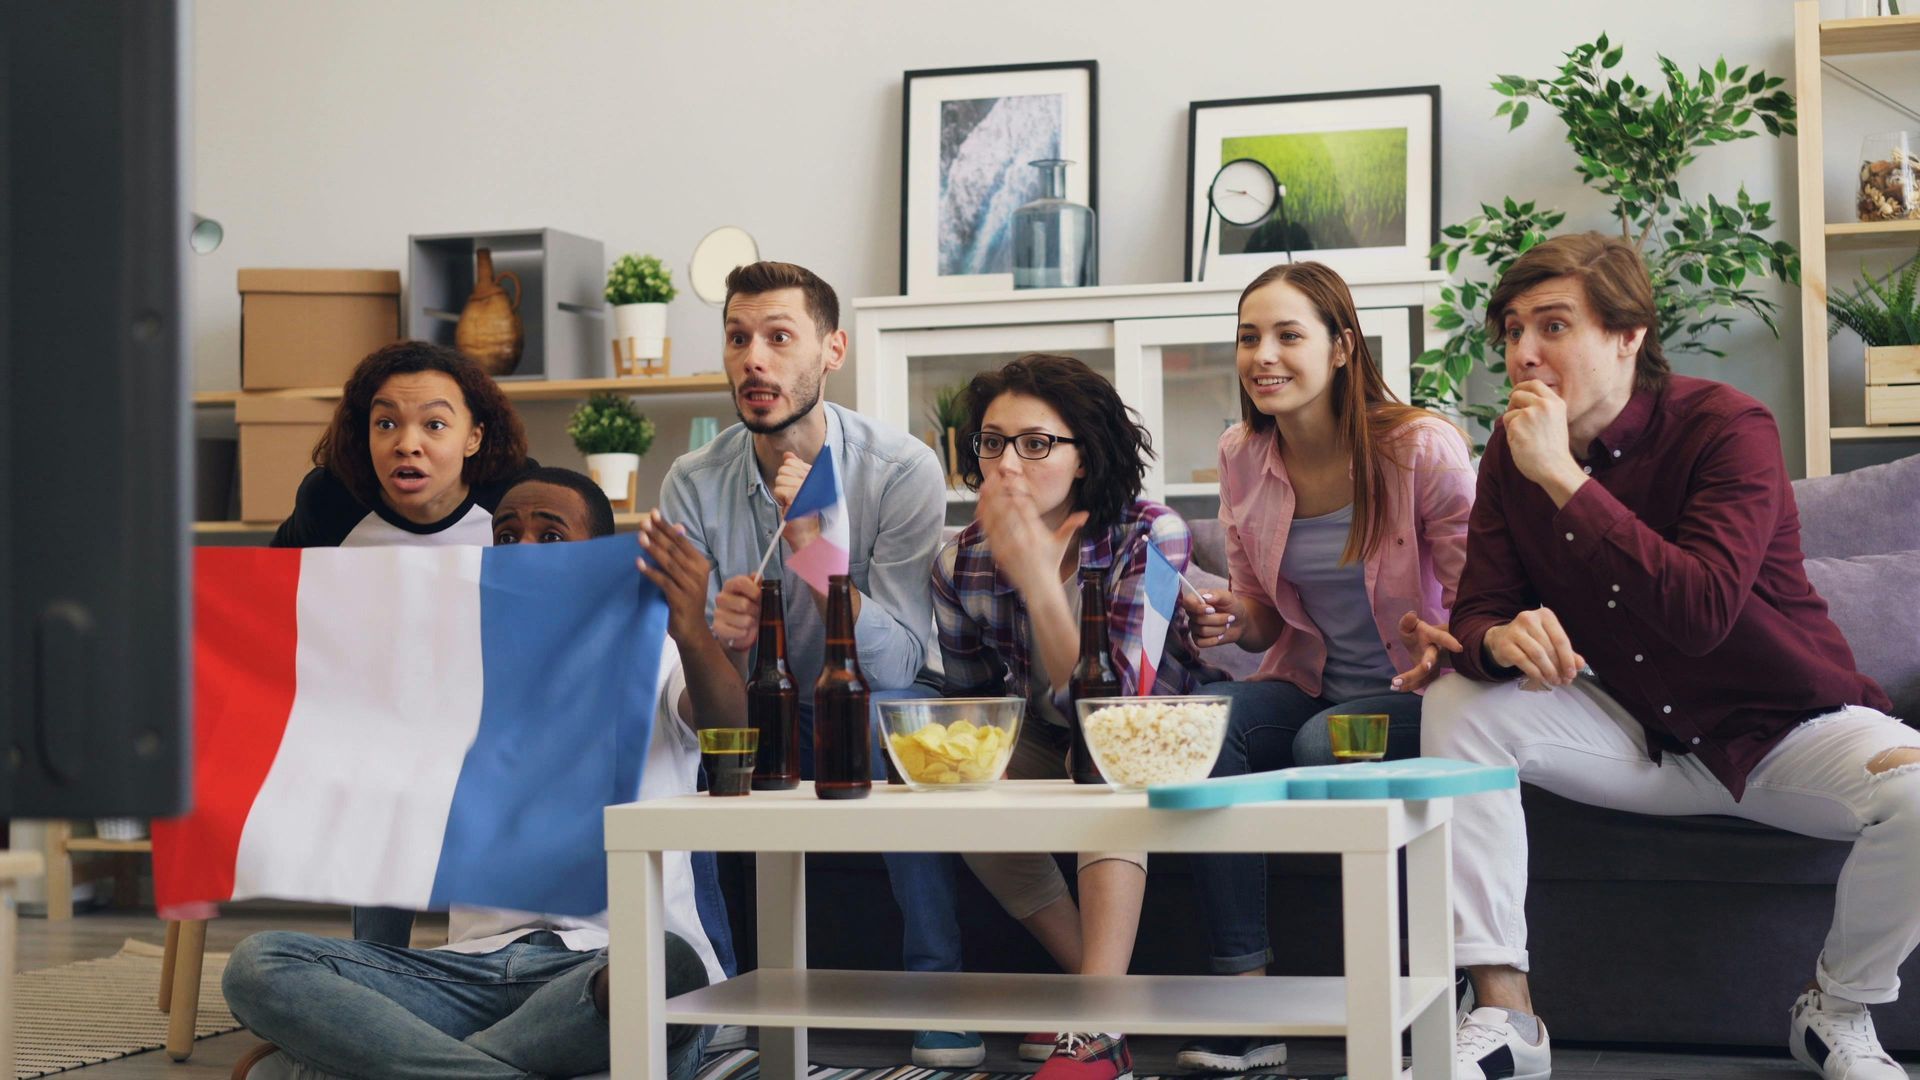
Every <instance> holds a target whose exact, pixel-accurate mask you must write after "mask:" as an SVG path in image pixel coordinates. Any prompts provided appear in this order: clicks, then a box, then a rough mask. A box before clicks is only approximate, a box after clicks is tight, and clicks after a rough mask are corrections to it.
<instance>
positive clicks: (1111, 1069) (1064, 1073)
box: [1033, 1031, 1133, 1080]
mask: <svg viewBox="0 0 1920 1080" xmlns="http://www.w3.org/2000/svg"><path fill="white" fill-rule="evenodd" d="M1033 1075H1034V1080H1133V1055H1132V1054H1131V1053H1129V1052H1128V1050H1127V1037H1126V1036H1125V1035H1101V1034H1091V1033H1089V1034H1077V1033H1074V1032H1071V1031H1063V1032H1061V1033H1060V1037H1059V1038H1057V1039H1055V1040H1054V1042H1053V1053H1052V1054H1051V1055H1049V1056H1048V1058H1047V1063H1046V1064H1044V1065H1042V1066H1040V1070H1039V1071H1038V1072H1036V1073H1034V1074H1033Z"/></svg>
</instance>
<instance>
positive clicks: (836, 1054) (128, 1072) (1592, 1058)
mask: <svg viewBox="0 0 1920 1080" xmlns="http://www.w3.org/2000/svg"><path fill="white" fill-rule="evenodd" d="M258 930H303V931H307V932H309V933H316V934H337V935H340V936H345V935H346V934H347V933H348V926H347V916H346V912H345V911H343V910H339V909H330V908H299V907H281V906H275V907H268V908H260V907H248V906H243V907H242V908H241V909H239V910H236V911H234V912H232V913H230V914H229V915H227V916H226V917H223V918H220V919H216V920H214V921H213V922H212V923H209V924H208V931H207V947H208V948H209V949H210V950H214V951H222V952H224V951H226V950H228V949H231V948H233V946H234V944H235V943H236V942H238V941H239V940H240V939H241V938H243V937H245V936H247V935H248V934H251V933H253V932H255V931H258ZM445 931H446V928H445V924H444V921H440V922H427V921H424V920H423V922H422V925H421V926H420V927H419V928H417V930H416V931H415V944H417V945H427V944H437V941H438V940H444V935H445ZM436 935H439V938H438V939H436ZM130 937H132V938H139V939H142V940H145V941H150V942H152V943H154V944H156V945H157V944H159V943H160V942H161V938H162V934H161V924H160V923H158V922H157V921H155V920H154V919H153V918H152V917H151V916H146V915H136V914H126V913H104V914H91V915H81V916H79V917H77V918H75V919H73V920H72V921H70V922H61V923H50V922H47V921H46V920H44V919H35V918H23V919H21V920H20V967H21V969H22V970H31V969H34V968H43V967H53V966H55V965H58V964H65V963H70V962H72V961H75V960H88V959H92V958H95V957H101V956H111V955H113V954H114V953H116V952H118V951H119V950H120V945H121V943H122V942H123V941H125V940H126V939H127V938H130ZM1549 1022H1551V1018H1549ZM1781 1027H1782V1028H1783V1029H1784V1028H1785V1027H1786V1022H1785V1015H1784V1012H1783V1014H1782V1018H1781ZM256 1041H257V1040H255V1039H254V1037H253V1036H252V1035H249V1034H247V1033H246V1032H244V1031H241V1032H235V1033H234V1034H231V1035H221V1036H218V1037H216V1038H211V1039H202V1040H200V1042H199V1043H198V1044H196V1045H195V1047H194V1052H193V1056H192V1057H191V1058H189V1059H188V1060H187V1061H185V1062H175V1061H172V1060H171V1059H169V1058H168V1057H167V1055H166V1054H165V1053H164V1052H163V1051H159V1050H155V1051H152V1052H150V1053H145V1054H138V1055H135V1056H133V1057H130V1058H123V1059H121V1060H118V1061H109V1062H106V1063H103V1064H100V1065H95V1066H92V1067H90V1068H86V1069H76V1070H74V1071H73V1072H71V1073H62V1074H60V1075H61V1076H63V1077H65V1076H78V1075H79V1074H80V1073H82V1072H84V1073H86V1074H87V1075H86V1077H85V1078H84V1080H222V1078H224V1077H226V1076H227V1075H228V1073H229V1072H230V1070H231V1069H232V1067H233V1063H234V1061H235V1060H237V1059H238V1058H239V1057H240V1055H241V1054H243V1053H245V1052H246V1051H247V1049H248V1048H249V1047H251V1046H253V1045H254V1044H255V1042H256ZM1015 1042H1016V1037H1015V1036H1012V1035H994V1036H989V1037H988V1040H987V1046H988V1050H989V1053H988V1056H987V1061H986V1064H985V1065H984V1066H983V1068H984V1069H987V1070H995V1071H1003V1072H1015V1071H1023V1070H1029V1069H1031V1068H1032V1066H1031V1065H1028V1064H1024V1063H1022V1062H1020V1061H1019V1059H1018V1057H1017V1056H1016V1054H1015ZM1178 1049H1179V1040H1178V1039H1171V1038H1142V1039H1136V1040H1134V1043H1133V1053H1134V1067H1135V1072H1136V1075H1152V1074H1165V1073H1170V1072H1172V1067H1173V1055H1174V1052H1175V1051H1176V1050H1178ZM1288 1049H1289V1062H1288V1064H1289V1067H1290V1068H1291V1069H1292V1070H1294V1071H1296V1072H1302V1073H1315V1072H1318V1073H1327V1072H1333V1071H1337V1070H1338V1069H1339V1068H1340V1061H1341V1046H1340V1043H1339V1042H1338V1041H1335V1040H1328V1039H1299V1040H1292V1041H1291V1042H1290V1043H1289V1047H1288ZM813 1056H814V1059H815V1060H817V1061H829V1062H832V1063H834V1064H836V1065H847V1066H873V1067H879V1066H886V1065H895V1064H899V1063H901V1062H903V1061H904V1060H906V1056H907V1037H906V1036H905V1035H898V1034H893V1033H889V1032H870V1031H819V1032H815V1033H814V1038H813ZM1907 1073H1908V1075H1909V1076H1912V1077H1920V1068H1916V1067H1915V1065H1914V1064H1911V1063H1909V1064H1908V1068H1907ZM1553 1074H1554V1076H1555V1077H1559V1078H1579V1080H1598V1078H1609V1080H1788V1078H1792V1077H1803V1076H1809V1075H1811V1074H1809V1073H1806V1072H1804V1071H1802V1070H1801V1069H1800V1068H1799V1066H1797V1065H1795V1064H1794V1063H1793V1061H1792V1060H1791V1059H1790V1058H1788V1057H1787V1054H1786V1051H1785V1050H1784V1049H1782V1050H1780V1051H1778V1052H1758V1051H1756V1052H1753V1053H1749V1054H1744V1055H1740V1054H1718V1053H1715V1054H1705V1053H1687V1052H1675V1051H1663V1050H1650V1049H1643V1048H1616V1047H1575V1046H1559V1047H1556V1048H1555V1051H1554V1062H1553Z"/></svg>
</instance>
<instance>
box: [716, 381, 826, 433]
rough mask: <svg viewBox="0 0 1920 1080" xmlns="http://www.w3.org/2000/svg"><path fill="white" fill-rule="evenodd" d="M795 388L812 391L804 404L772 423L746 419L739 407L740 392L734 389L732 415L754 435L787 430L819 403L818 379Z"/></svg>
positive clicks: (803, 418)
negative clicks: (807, 384)
mask: <svg viewBox="0 0 1920 1080" xmlns="http://www.w3.org/2000/svg"><path fill="white" fill-rule="evenodd" d="M795 389H798V390H802V391H808V390H810V391H812V394H811V395H810V396H809V397H808V398H807V399H806V402H805V404H802V405H800V406H799V407H797V408H795V409H794V410H793V412H792V413H790V414H788V416H787V418H786V419H784V420H781V421H778V422H776V423H772V424H767V423H761V422H759V421H756V420H749V419H747V414H746V413H745V412H743V411H741V409H740V394H739V392H738V391H735V392H734V395H733V415H734V416H736V417H739V419H740V422H741V423H742V424H744V425H746V428H747V430H748V431H751V432H753V433H754V434H755V435H774V434H778V433H779V432H782V431H785V430H787V429H788V428H790V427H792V426H793V425H795V424H797V423H799V422H800V421H802V420H805V419H806V418H807V417H808V416H809V415H811V414H812V412H813V410H814V407H815V406H817V405H819V404H820V380H819V379H815V380H814V381H813V385H812V386H806V387H796V388H795Z"/></svg>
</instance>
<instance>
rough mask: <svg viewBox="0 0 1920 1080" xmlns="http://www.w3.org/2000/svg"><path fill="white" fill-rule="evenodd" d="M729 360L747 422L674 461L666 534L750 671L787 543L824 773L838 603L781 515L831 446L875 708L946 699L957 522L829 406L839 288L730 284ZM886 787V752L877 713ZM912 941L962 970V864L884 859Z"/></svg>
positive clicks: (909, 454)
mask: <svg viewBox="0 0 1920 1080" xmlns="http://www.w3.org/2000/svg"><path fill="white" fill-rule="evenodd" d="M723 312H724V316H725V320H726V346H725V350H724V356H725V363H726V371H727V381H728V383H729V384H730V386H731V389H732V394H733V407H734V411H735V412H736V413H737V414H738V415H739V417H740V423H739V424H736V425H735V426H733V427H730V428H728V429H727V430H726V431H723V432H721V433H720V435H719V437H718V438H716V439H714V440H713V441H712V442H710V443H708V444H707V445H706V446H703V447H701V448H700V449H698V450H695V451H693V452H692V453H690V454H687V455H686V456H684V457H682V458H680V459H679V460H677V461H675V462H674V463H673V466H672V468H670V469H669V470H668V471H667V479H666V483H665V485H664V486H663V488H662V490H661V493H660V505H661V509H662V510H663V511H664V512H665V513H666V515H667V518H668V520H670V521H672V522H674V523H676V524H678V525H681V526H683V527H684V528H685V529H686V535H687V538H688V539H689V540H691V541H692V542H693V543H694V545H695V546H696V547H698V548H699V549H700V551H701V553H702V554H704V555H705V556H706V557H707V558H708V560H710V561H711V562H712V563H713V564H714V583H713V584H712V586H710V593H711V597H710V606H711V608H712V612H713V616H712V617H713V632H714V635H715V636H716V637H718V638H719V639H720V641H721V642H722V643H723V644H725V645H726V646H727V647H728V648H729V649H731V650H733V652H734V654H735V656H736V657H737V658H738V660H739V661H740V662H741V663H742V664H743V665H744V663H745V661H746V659H747V652H748V650H750V649H752V648H753V646H754V643H755V641H756V639H757V636H758V631H759V623H760V585H759V582H758V581H756V580H755V579H754V577H753V572H754V568H755V567H756V566H757V565H758V564H759V561H760V556H761V554H762V553H763V552H764V551H766V549H767V546H768V545H769V544H770V543H772V541H773V538H774V535H775V533H776V532H779V531H782V530H784V535H785V540H784V542H782V543H781V544H779V545H777V546H776V547H775V549H774V556H773V561H772V562H771V563H770V564H769V565H768V567H767V571H766V572H767V573H768V574H770V575H777V576H778V578H779V580H780V581H781V583H782V584H781V598H782V600H783V601H784V603H785V607H786V611H785V614H786V621H787V662H788V666H789V667H790V668H791V669H792V671H793V677H794V680H795V682H797V683H798V684H799V686H800V687H801V693H800V727H801V738H800V756H801V771H802V773H803V775H807V776H811V775H812V749H813V737H812V731H813V710H812V704H813V702H812V694H811V692H810V688H811V687H812V685H813V681H814V679H815V678H817V677H818V675H819V673H820V662H821V658H822V655H823V653H824V651H825V645H826V623H825V617H824V616H825V612H826V597H825V596H824V595H822V594H820V593H816V592H815V591H814V590H813V588H812V587H811V586H809V585H808V584H807V583H806V581H805V580H804V579H803V578H801V577H800V576H799V574H797V573H794V572H791V571H789V570H788V568H787V564H786V561H787V557H788V556H789V555H790V554H791V553H792V552H793V551H795V550H796V549H798V548H800V547H802V546H804V545H805V544H806V543H807V542H808V541H809V540H811V539H812V538H813V537H814V536H815V535H817V534H818V532H819V522H818V519H817V518H807V519H802V520H800V521H795V522H791V523H788V524H786V525H785V526H782V524H781V520H780V519H781V515H782V514H783V513H785V510H786V507H787V506H788V505H789V504H791V503H792V501H793V498H794V495H795V494H796V493H797V492H798V491H799V490H800V484H801V482H802V481H804V480H805V479H806V477H807V473H808V472H809V471H810V470H811V469H812V466H813V462H814V461H815V459H817V458H818V457H819V455H820V451H821V449H822V448H823V447H829V446H830V447H832V449H833V461H834V465H835V467H836V469H837V470H838V472H839V478H840V485H841V490H842V491H843V493H844V495H845V499H846V511H847V517H848V532H849V541H850V543H849V547H848V554H849V559H848V573H849V575H850V576H851V578H852V579H853V588H854V593H853V603H854V612H855V622H854V635H855V638H856V639H857V641H858V644H859V651H860V668H861V670H862V671H863V672H864V673H865V675H866V677H867V682H868V683H869V684H870V685H871V686H872V687H873V690H874V694H873V698H874V700H875V701H876V702H878V701H880V700H883V699H885V698H889V697H894V698H898V697H923V696H924V697H930V696H935V695H934V691H933V690H932V689H930V688H925V687H917V686H916V685H915V681H914V680H915V678H916V677H917V676H918V675H919V673H920V668H921V665H922V664H923V663H924V662H925V660H926V658H927V653H928V649H929V646H930V644H931V641H932V637H933V606H932V597H931V594H930V592H929V589H928V583H929V581H930V580H931V577H930V575H931V572H932V563H933V555H934V552H935V551H936V550H938V548H939V546H940V539H941V528H942V526H943V524H944V523H945V520H946V494H945V489H946V479H945V476H944V474H943V472H942V470H941V467H940V462H939V460H938V459H937V458H935V457H934V454H933V451H932V450H930V449H928V448H927V447H926V446H925V445H924V444H922V443H920V442H919V441H917V440H915V439H914V438H913V437H912V436H910V435H908V434H906V433H905V432H902V431H898V430H895V429H893V428H888V427H884V426H882V425H880V424H877V423H874V422H873V421H871V420H869V419H867V418H866V417H863V416H861V415H859V414H858V413H855V412H853V411H851V410H849V409H844V408H842V407H840V406H838V405H835V404H833V403H832V402H829V401H825V400H823V399H822V397H821V392H822V388H823V386H824V384H825V382H826V377H827V374H828V373H829V372H833V371H837V370H839V368H840V366H841V364H843V363H844V362H845V361H846V355H847V332H846V331H845V330H842V329H841V328H840V302H839V298H838V297H837V296H836V295H835V294H834V291H833V288H832V286H830V285H828V284H827V283H826V282H824V281H822V280H820V278H819V277H817V276H816V275H814V274H813V273H812V272H811V271H809V270H807V269H805V268H803V267H800V266H795V265H793V264H791V263H779V262H759V263H754V264H752V265H750V266H743V267H740V268H738V269H736V270H734V271H733V273H732V274H730V275H728V277H727V300H726V306H725V308H724V309H723ZM873 730H874V733H875V736H876V738H875V740H874V755H873V763H874V769H875V773H876V775H875V779H882V778H884V775H885V772H884V767H885V760H886V758H885V749H884V747H883V746H882V745H881V739H880V738H879V735H880V733H881V725H880V721H879V718H878V716H877V714H876V716H875V717H874V720H873ZM886 859H887V871H888V874H889V876H890V877H891V878H892V881H893V892H894V897H895V899H896V900H897V901H898V902H899V904H900V910H901V914H902V916H903V918H904V920H905V924H906V931H905V935H904V937H905V941H904V943H903V949H902V952H903V955H904V957H905V962H906V968H907V970H909V971H958V970H960V927H959V922H958V920H957V919H956V918H955V913H954V908H955V898H954V890H955V884H954V872H955V871H954V865H953V859H952V857H951V856H948V855H936V854H892V855H888V856H887V857H886ZM984 1056H985V1044H984V1043H983V1042H982V1041H981V1040H980V1037H979V1036H978V1035H977V1034H974V1033H971V1032H968V1033H956V1032H919V1033H917V1034H916V1036H915V1038H914V1049H913V1060H914V1064H916V1065H919V1066H921V1067H922V1068H947V1069H953V1068H972V1067H974V1066H975V1065H978V1064H979V1063H980V1061H981V1059H982V1058H983V1057H984Z"/></svg>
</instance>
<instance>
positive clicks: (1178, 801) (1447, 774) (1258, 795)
mask: <svg viewBox="0 0 1920 1080" xmlns="http://www.w3.org/2000/svg"><path fill="white" fill-rule="evenodd" d="M1519 782H1520V780H1519V777H1518V775H1517V774H1516V773H1515V771H1514V769H1513V768H1512V767H1511V766H1506V765H1475V764H1472V763H1470V762H1465V761H1455V760H1453V759H1452V758H1426V757H1423V758H1409V759H1407V760H1405V761H1362V762H1356V763H1354V764H1352V765H1303V766H1299V767H1297V768H1292V769H1276V770H1275V771H1273V772H1263V773H1248V774H1247V775H1245V776H1217V777H1213V778H1211V779H1207V780H1195V781H1193V782H1191V783H1186V784H1156V785H1154V786H1153V787H1150V788H1148V789H1147V805H1148V806H1152V807H1155V808H1157V809H1161V810H1210V809H1213V808H1214V807H1218V806H1232V805H1233V804H1235V803H1257V802H1284V801H1287V800H1296V801H1297V800H1301V799H1446V798H1452V797H1455V796H1459V795H1473V794H1476V793H1478V792H1482V791H1498V790H1500V789H1502V788H1510V787H1514V786H1516V785H1518V784H1519Z"/></svg>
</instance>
